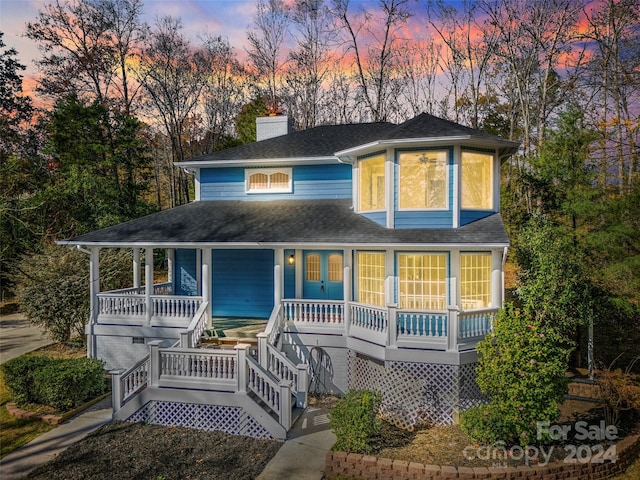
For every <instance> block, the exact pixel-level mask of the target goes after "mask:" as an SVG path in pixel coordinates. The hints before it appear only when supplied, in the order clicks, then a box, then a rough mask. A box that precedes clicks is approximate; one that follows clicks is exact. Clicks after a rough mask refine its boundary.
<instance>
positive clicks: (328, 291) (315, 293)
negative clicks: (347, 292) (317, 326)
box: [303, 250, 344, 300]
mask: <svg viewBox="0 0 640 480" xmlns="http://www.w3.org/2000/svg"><path fill="white" fill-rule="evenodd" d="M342 265H343V262H342V252H338V251H326V250H317V251H310V250H305V251H304V272H303V275H304V283H303V296H304V298H308V299H318V300H343V299H344V290H343V283H342Z"/></svg>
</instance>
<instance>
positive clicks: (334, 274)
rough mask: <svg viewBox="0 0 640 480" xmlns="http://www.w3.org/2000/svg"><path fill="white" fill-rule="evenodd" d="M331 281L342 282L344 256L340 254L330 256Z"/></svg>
mask: <svg viewBox="0 0 640 480" xmlns="http://www.w3.org/2000/svg"><path fill="white" fill-rule="evenodd" d="M329 281H330V282H341V281H342V255H340V254H339V253H332V254H330V255H329Z"/></svg>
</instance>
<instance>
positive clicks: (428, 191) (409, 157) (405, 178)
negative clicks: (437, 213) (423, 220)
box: [398, 150, 448, 210]
mask: <svg viewBox="0 0 640 480" xmlns="http://www.w3.org/2000/svg"><path fill="white" fill-rule="evenodd" d="M447 159H448V152H447V151H446V150H424V151H413V152H402V153H400V154H399V155H398V174H399V180H398V200H399V205H398V206H399V208H400V209H401V210H428V209H443V208H447Z"/></svg>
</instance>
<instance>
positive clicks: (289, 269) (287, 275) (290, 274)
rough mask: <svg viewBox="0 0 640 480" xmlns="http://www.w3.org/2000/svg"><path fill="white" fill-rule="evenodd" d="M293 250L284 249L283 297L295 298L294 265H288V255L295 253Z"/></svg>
mask: <svg viewBox="0 0 640 480" xmlns="http://www.w3.org/2000/svg"><path fill="white" fill-rule="evenodd" d="M295 254H296V251H295V250H285V251H284V293H283V295H284V298H296V266H295V264H294V265H289V261H288V260H289V255H295Z"/></svg>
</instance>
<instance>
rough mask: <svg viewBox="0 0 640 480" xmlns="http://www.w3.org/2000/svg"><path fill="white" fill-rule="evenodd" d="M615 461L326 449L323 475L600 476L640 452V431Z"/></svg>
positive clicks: (557, 479)
mask: <svg viewBox="0 0 640 480" xmlns="http://www.w3.org/2000/svg"><path fill="white" fill-rule="evenodd" d="M616 453H617V456H618V459H617V461H615V462H612V461H605V462H604V463H561V462H553V463H550V464H548V465H545V466H535V467H533V466H529V467H528V466H519V467H506V468H496V467H490V468H487V467H453V466H450V465H443V466H440V465H425V464H422V463H416V462H406V461H404V460H392V459H390V458H382V457H375V456H372V455H362V454H358V453H346V452H331V451H330V452H327V456H326V458H325V475H326V477H327V478H328V479H332V478H335V477H336V476H338V475H341V476H342V477H341V478H343V477H345V476H346V477H350V478H358V479H360V478H363V479H374V480H429V479H432V480H435V479H438V480H445V479H453V478H464V479H469V480H473V479H488V480H493V479H496V480H497V479H501V480H509V479H517V480H542V479H544V480H561V479H572V480H573V479H575V480H600V479H604V478H609V477H612V476H614V475H618V474H619V473H622V472H624V471H625V470H626V469H627V467H629V465H631V464H632V463H633V461H634V460H635V459H636V457H637V456H638V453H640V435H632V436H629V437H627V438H624V439H622V440H620V441H619V442H618V443H617V445H616Z"/></svg>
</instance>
